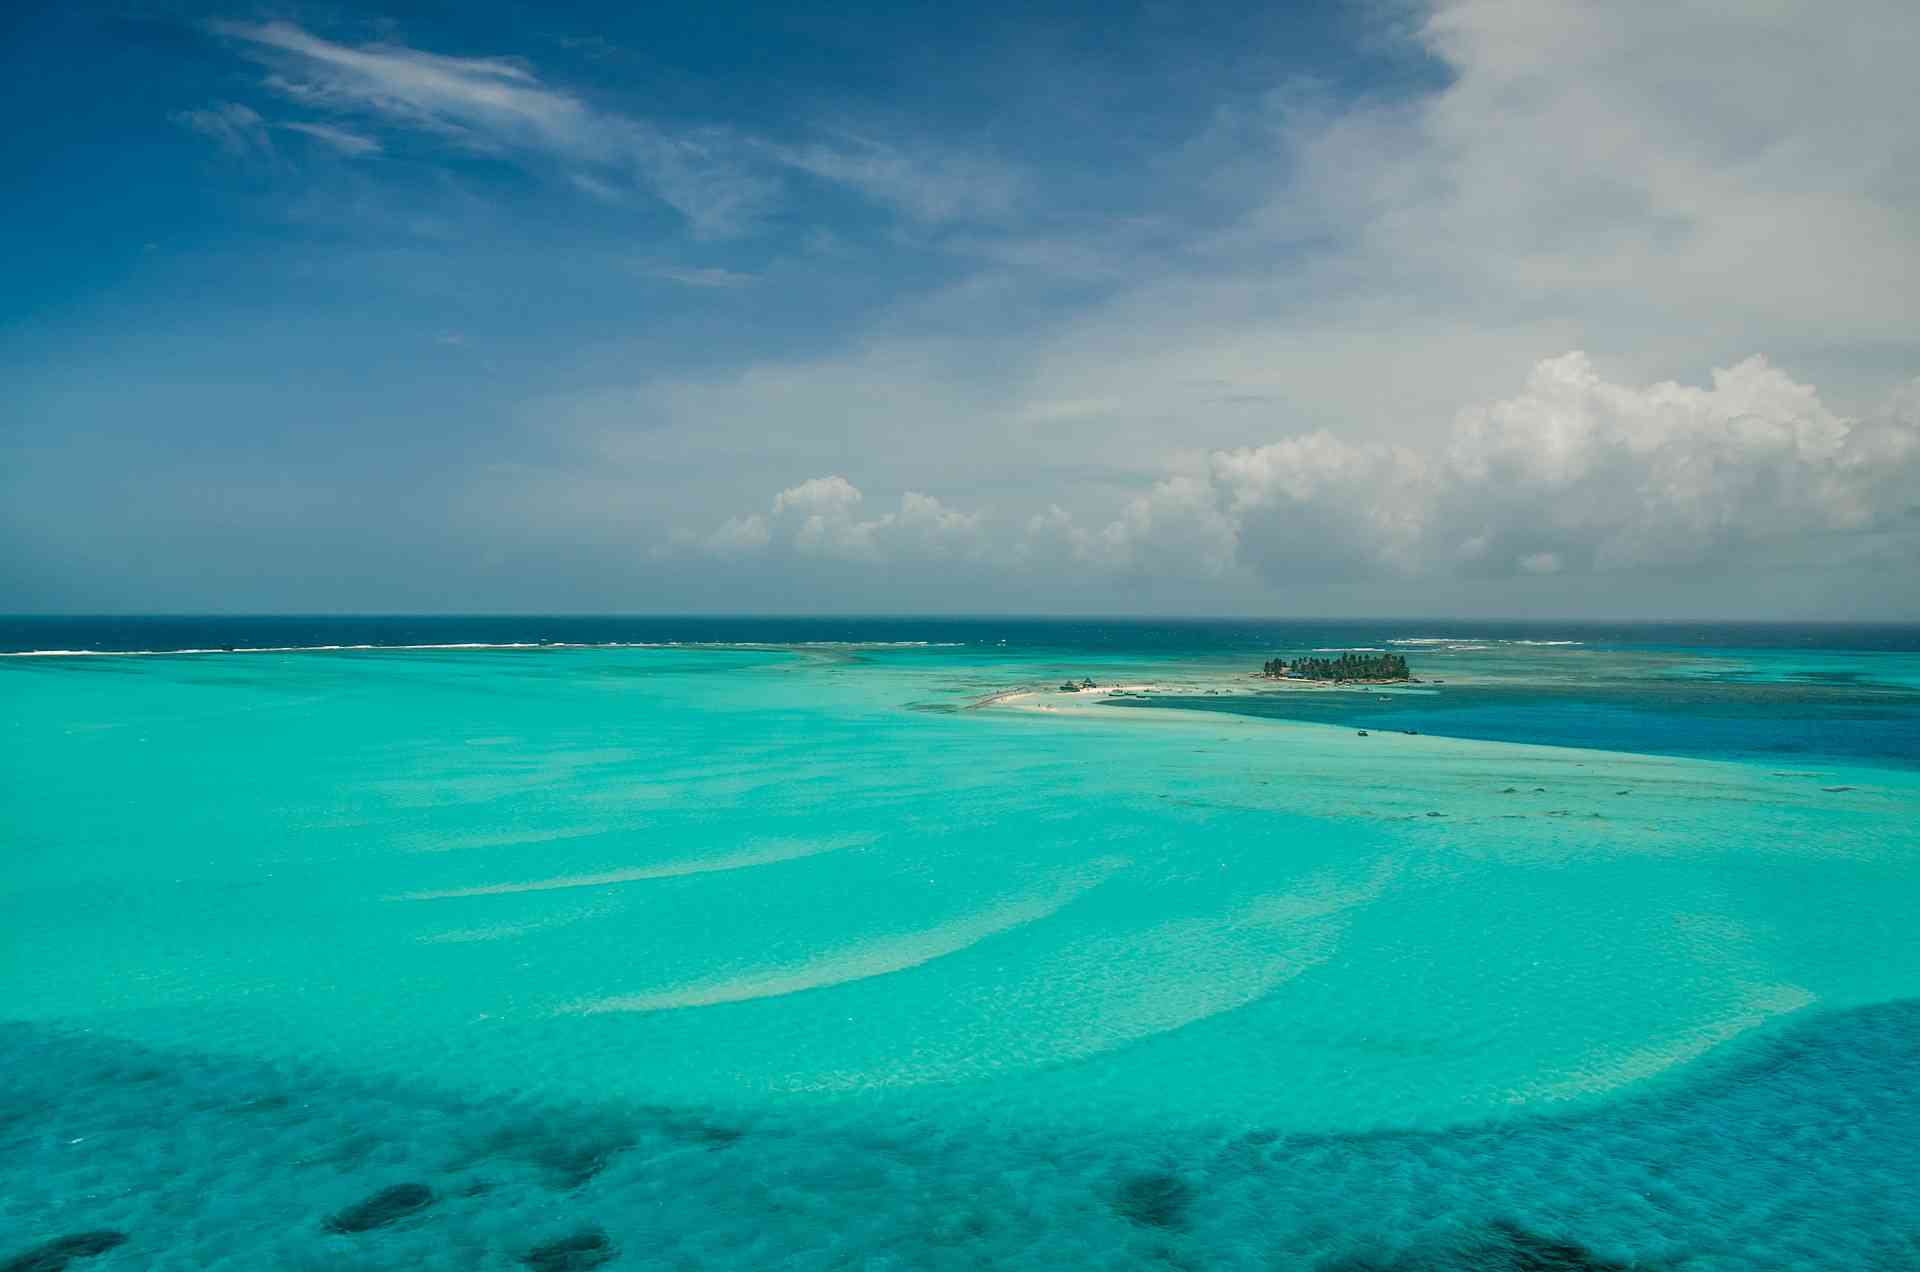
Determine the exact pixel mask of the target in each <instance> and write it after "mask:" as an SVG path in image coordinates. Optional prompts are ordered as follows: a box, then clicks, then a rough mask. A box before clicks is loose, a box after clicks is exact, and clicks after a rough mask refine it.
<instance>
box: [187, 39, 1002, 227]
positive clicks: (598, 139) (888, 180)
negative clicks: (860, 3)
mask: <svg viewBox="0 0 1920 1272" xmlns="http://www.w3.org/2000/svg"><path fill="white" fill-rule="evenodd" d="M209 29H210V30H211V31H212V32H213V33H214V34H216V35H218V36H220V37H222V38H224V39H227V40H230V41H232V42H234V43H235V44H236V45H237V46H239V47H240V48H242V49H244V50H245V51H246V52H247V53H248V54H249V56H251V57H253V58H254V59H256V60H258V61H261V62H263V63H265V64H266V65H268V66H269V68H270V71H271V73H270V74H269V75H268V76H267V77H266V80H265V86H266V87H267V88H268V89H269V90H271V91H272V92H274V93H276V94H278V95H280V96H282V97H284V98H287V99H290V100H292V101H295V102H298V103H299V104H300V105H301V106H303V107H306V108H308V109H310V110H326V111H331V112H334V113H335V114H337V115H338V116H340V117H342V118H343V119H357V120H362V121H365V122H364V124H363V125H362V127H363V128H370V127H380V128H387V129H394V130H401V131H407V132H412V133H417V134H421V135H423V136H426V137H430V138H434V139H437V140H439V141H440V142H442V143H444V144H447V145H450V146H454V147H456V148H459V149H464V150H467V151H470V152H477V153H490V154H500V155H509V156H520V157H522V158H525V159H529V160H543V161H548V162H553V163H558V164H562V165H564V166H565V167H566V168H567V174H566V180H567V181H568V182H569V183H570V184H572V185H573V186H574V187H576V188H577V189H580V190H582V191H584V192H585V193H587V194H590V195H592V196H593V197H594V198H596V199H599V200H601V201H603V202H607V203H620V202H623V201H625V200H626V198H627V197H628V196H629V195H630V194H640V193H644V194H647V195H650V196H651V197H653V198H656V199H659V200H660V201H662V202H664V203H666V204H668V205H669V206H671V207H672V208H674V209H675V210H676V211H678V212H679V213H680V214H681V215H682V216H683V217H684V218H685V219H686V221H687V223H688V225H689V226H690V227H691V228H692V229H693V231H694V233H695V234H696V235H697V236H699V237H702V238H716V239H717V238H728V237H733V236H737V235H740V234H743V233H746V232H748V231H750V230H752V229H753V228H755V226H756V224H757V223H758V222H759V221H760V220H761V219H762V218H763V217H764V216H765V215H766V214H767V213H768V212H769V211H770V210H771V208H772V207H773V206H774V204H775V203H776V202H777V201H778V199H779V196H780V192H781V187H782V184H783V181H784V180H785V179H786V178H788V177H790V176H793V175H795V174H804V175H805V176H808V177H812V178H815V179H818V180H822V181H826V182H828V183H831V184H833V185H835V186H838V187H839V188H841V189H843V190H845V191H848V192H851V193H852V194H855V195H857V196H859V197H861V198H863V199H866V200H868V201H871V202H873V203H877V204H880V205H883V206H886V207H888V208H891V209H892V210H894V211H895V212H897V213H898V214H900V215H902V216H905V217H908V218H911V219H913V220H916V221H920V222H926V223H944V222H951V221H967V220H993V219H996V218H1000V217H1004V216H1005V215H1007V214H1008V213H1010V212H1011V211H1012V210H1013V209H1014V208H1015V206H1016V205H1017V203H1018V201H1019V199H1020V196H1021V190H1022V181H1021V178H1020V176H1019V173H1018V172H1017V170H1016V169H1015V168H1014V167H1013V166H1012V165H1009V164H1007V163H1005V162H1003V161H1001V160H999V159H997V158H995V157H993V156H990V155H985V154H980V153H975V152H968V151H960V150H955V149H951V148H948V147H944V146H939V145H933V144H929V143H924V142H921V143H913V142H900V141H887V140H881V139H879V138H877V137H875V136H874V135H871V134H870V133H868V132H863V131H860V130H857V129H848V128H842V127H836V128H832V129H823V130H821V132H820V135H819V136H818V137H817V138H816V139H815V140H811V141H803V142H800V143H794V144H786V143H774V142H772V141H769V140H767V139H764V138H760V137H755V136H751V135H748V134H745V133H742V132H740V131H739V130H737V129H735V128H731V127H726V126H721V125H698V126H673V127H668V126H664V125H661V124H659V123H656V122H654V121H651V120H647V119H643V118H638V117H635V116H632V115H628V114H622V113H620V112H617V111H612V110H607V109H602V108H599V107H596V106H594V105H591V104H589V103H588V102H587V101H586V100H585V99H584V98H582V97H581V96H580V95H578V94H577V93H574V92H571V91H569V90H567V89H565V88H562V87H558V86H555V85H553V84H550V83H548V82H546V81H545V80H543V79H541V78H540V77H539V76H538V75H536V74H535V73H534V72H533V70H532V69H531V68H530V67H529V66H527V65H525V64H523V63H522V62H520V61H518V60H515V59H509V58H498V57H448V56H444V55H441V54H437V53H430V52H427V51H425V50H422V49H416V48H411V47H408V46H405V45H399V44H368V45H357V46H356V45H350V44H344V43H339V42H336V41H332V40H328V39H324V38H322V37H320V36H317V35H314V34H312V33H311V32H309V31H307V30H305V29H304V28H302V27H299V26H296V25H294V24H293V23H291V22H286V21H272V22H230V21H220V22H213V23H210V24H209ZM237 109H239V110H242V111H247V112H248V113H249V114H250V115H252V118H251V120H241V119H238V118H232V119H230V118H226V117H224V116H220V115H217V114H216V115H213V116H210V117H209V118H207V119H206V120H205V121H200V120H198V119H196V120H194V121H190V122H192V125H193V126H194V127H197V128H200V129H201V130H202V131H205V132H208V133H210V134H214V135H217V136H219V137H220V138H221V139H222V140H223V142H224V143H225V144H228V145H229V146H230V147H237V146H239V145H241V144H243V142H244V140H245V134H244V132H243V130H244V129H245V128H246V127H249V126H250V127H252V128H255V129H261V128H262V127H263V126H262V121H261V120H260V119H259V117H258V115H257V114H254V113H253V112H251V110H250V108H247V107H238V108H237ZM280 126H282V127H288V128H295V129H297V130H298V131H302V132H305V133H307V134H308V135H310V136H313V137H315V138H317V139H319V140H322V141H325V142H328V143H329V144H332V145H334V146H335V147H336V148H337V149H339V150H341V151H342V152H345V153H352V154H370V153H373V152H374V151H375V150H377V149H378V148H379V146H380V142H379V141H378V140H377V139H375V138H374V137H371V136H367V135H365V134H364V132H362V131H353V130H350V129H348V128H345V127H342V126H340V125H339V124H335V123H314V122H302V123H299V124H293V123H289V124H285V125H280ZM260 135H261V136H264V132H263V131H262V132H261V133H260Z"/></svg>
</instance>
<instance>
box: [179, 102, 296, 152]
mask: <svg viewBox="0 0 1920 1272" xmlns="http://www.w3.org/2000/svg"><path fill="white" fill-rule="evenodd" d="M172 119H173V122H174V123H176V124H179V125H180V126H181V127H182V128H186V129H190V130H191V131H193V132H196V133H199V134H200V135H201V136H202V137H207V138H210V139H212V141H213V142H214V143H215V144H216V145H218V146H219V147H220V148H221V149H222V150H225V151H226V152H227V153H228V154H231V155H235V156H238V157H239V158H243V159H251V158H263V157H270V156H271V155H272V154H273V140H272V138H270V137H269V136H268V135H267V124H266V121H265V120H264V119H262V118H261V117H260V113H259V112H258V111H256V110H254V109H253V108H252V107H251V106H245V105H242V104H241V103H239V102H215V103H213V104H212V105H210V106H204V107H201V108H199V109H197V110H182V111H175V112H174V114H173V115H172Z"/></svg>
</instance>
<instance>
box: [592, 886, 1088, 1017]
mask: <svg viewBox="0 0 1920 1272" xmlns="http://www.w3.org/2000/svg"><path fill="white" fill-rule="evenodd" d="M1094 864H1095V869H1094V870H1092V871H1090V872H1088V873H1086V874H1080V875H1074V876H1071V877H1069V878H1066V879H1064V880H1060V881H1057V882H1055V883H1054V884H1053V885H1052V886H1050V887H1047V888H1042V889H1039V890H1036V891H1034V892H1030V893H1027V894H1026V895H1024V896H1017V897H1013V898H1010V899H1008V900H1006V901H1002V902H1001V903H1000V904H999V905H995V906H990V907H989V908H987V909H985V910H982V911H980V912H978V913H976V914H969V915H966V916H964V917H962V918H958V919H951V920H949V921H948V922H945V923H940V924H936V925H935V926H933V927H930V928H924V929H922V930H921V931H918V932H902V933H897V934H895V935H892V936H882V937H877V938H875V939H873V940H870V941H866V942H863V943H861V944H859V945H851V946H845V947H843V948H841V949H837V950H829V951H828V952H826V953H824V954H819V955H816V956H814V957H813V958H810V959H805V960H803V961H801V962H799V963H795V964H791V965H789V966H786V967H772V968H766V969H763V970H760V971H755V972H749V973H747V974H746V975H743V976H731V977H724V978H720V979H715V980H705V981H694V982H692V983H690V984H686V985H681V986H678V987H676V988H673V989H663V990H656V991H654V992H653V993H647V994H621V995H615V996H613V997H610V998H598V999H592V1000H590V1001H587V1002H582V1003H575V1004H573V1005H572V1006H569V1007H563V1008H561V1009H560V1010H559V1011H558V1012H557V1013H556V1014H558V1015H599V1014H602V1013H606V1012H649V1011H675V1010H679V1009H681V1008H686V1007H713V1006H717V1005H719V1004H721V1003H740V1002H748V1001H751V1000H753V999H757V998H779V997H782V996H784V995H787V994H799V993H804V992H806V991H807V990H810V989H825V988H827V987H829V986H832V985H845V984H848V983H849V982H852V981H861V980H870V979H872V978H873V977H875V976H888V975H891V974H892V973H894V972H904V971H907V970H909V969H911V968H915V967H919V966H921V965H922V964H925V963H931V962H933V961H934V960H935V959H938V958H945V957H946V956H947V955H949V954H957V953H959V952H960V951H961V950H964V949H966V948H968V947H969V946H973V945H978V944H979V943H980V942H981V941H984V940H986V939H987V938H988V937H990V936H997V935H999V934H1000V933H1002V932H1006V931H1010V930H1012V929H1014V928H1017V927H1024V926H1025V925H1027V924H1029V923H1036V922H1038V921H1039V920H1041V919H1044V918H1046V917H1048V916H1049V915H1052V914H1054V913H1055V912H1056V911H1058V910H1060V909H1061V908H1062V907H1064V906H1066V905H1067V903H1068V902H1070V901H1072V900H1073V899H1074V898H1076V897H1078V896H1080V895H1081V894H1082V893H1085V892H1087V891H1090V890H1091V889H1093V888H1096V887H1098V886H1099V885H1100V884H1101V883H1102V882H1104V881H1105V880H1106V879H1107V877H1108V876H1109V875H1111V874H1112V873H1113V872H1114V871H1115V870H1117V869H1119V868H1120V867H1121V866H1122V865H1124V864H1125V863H1124V862H1122V861H1118V860H1106V861H1100V862H1096V863H1094Z"/></svg>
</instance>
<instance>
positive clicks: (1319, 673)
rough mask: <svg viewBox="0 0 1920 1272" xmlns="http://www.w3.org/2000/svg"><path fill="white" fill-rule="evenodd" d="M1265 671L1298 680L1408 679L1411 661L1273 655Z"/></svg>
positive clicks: (1384, 656) (1381, 656) (1381, 657)
mask: <svg viewBox="0 0 1920 1272" xmlns="http://www.w3.org/2000/svg"><path fill="white" fill-rule="evenodd" d="M1261 673H1262V674H1263V675H1267V676H1273V677H1291V678H1293V679H1297V680H1407V679H1410V678H1411V674H1410V673H1409V672H1408V671H1407V660H1406V659H1405V658H1404V657H1402V656H1401V655H1399V654H1341V655H1340V656H1339V657H1338V658H1296V659H1294V660H1293V661H1292V662H1291V663H1289V662H1287V661H1286V660H1285V659H1284V658H1270V659H1268V660H1267V661H1266V663H1265V664H1263V665H1262V667H1261Z"/></svg>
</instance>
